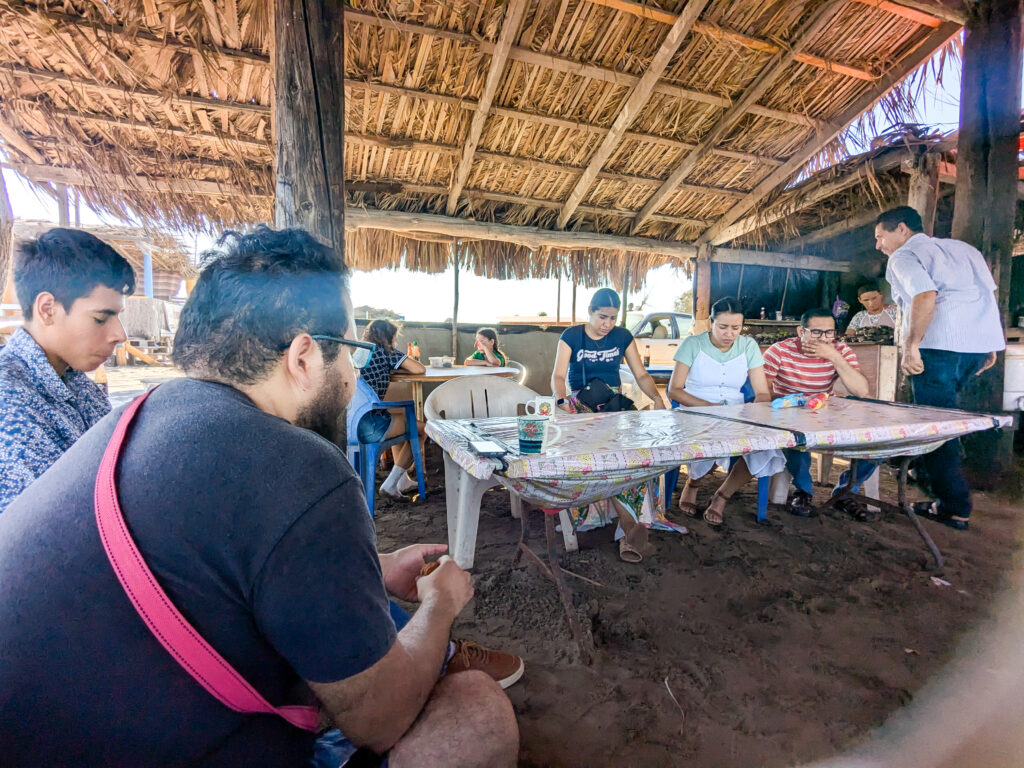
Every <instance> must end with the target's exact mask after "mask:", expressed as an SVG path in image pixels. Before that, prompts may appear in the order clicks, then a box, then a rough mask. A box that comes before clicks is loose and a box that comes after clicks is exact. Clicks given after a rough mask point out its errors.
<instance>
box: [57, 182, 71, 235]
mask: <svg viewBox="0 0 1024 768" xmlns="http://www.w3.org/2000/svg"><path fill="white" fill-rule="evenodd" d="M70 222H71V216H70V214H69V213H68V187H67V185H66V184H58V185H57V226H59V227H66V226H68V224H69V223H70Z"/></svg>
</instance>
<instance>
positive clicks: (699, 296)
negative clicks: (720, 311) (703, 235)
mask: <svg viewBox="0 0 1024 768" xmlns="http://www.w3.org/2000/svg"><path fill="white" fill-rule="evenodd" d="M714 252H715V249H714V248H712V247H711V246H710V245H708V244H707V243H704V244H702V245H701V246H700V248H699V249H698V251H697V272H696V274H695V275H694V282H695V283H696V285H695V286H694V304H693V325H694V332H695V333H703V332H704V331H707V330H710V329H711V257H712V256H713V255H714Z"/></svg>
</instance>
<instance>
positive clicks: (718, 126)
mask: <svg viewBox="0 0 1024 768" xmlns="http://www.w3.org/2000/svg"><path fill="white" fill-rule="evenodd" d="M845 3H846V0H830V1H829V2H827V3H825V4H824V5H821V6H819V8H818V9H817V10H816V11H815V12H814V13H812V14H811V15H810V16H809V17H808V18H807V19H806V21H804V23H803V24H801V25H800V28H799V29H798V30H797V32H796V34H795V35H794V37H793V43H792V45H791V46H790V47H789V48H788V49H785V50H782V49H780V50H779V52H778V53H776V54H775V55H773V56H772V58H771V60H770V61H769V62H768V64H767V65H766V66H765V67H764V69H762V70H761V73H760V74H759V75H758V76H757V77H756V78H755V79H754V81H753V82H752V83H751V84H750V85H749V86H748V87H747V89H746V90H745V91H744V92H743V95H742V96H741V97H740V98H739V99H738V100H737V101H736V102H735V103H734V104H733V105H732V106H731V107H729V109H727V110H726V111H725V114H723V115H722V116H721V117H720V118H719V119H718V121H717V122H716V123H715V124H714V125H713V126H712V127H711V129H710V130H709V131H708V132H707V133H706V134H704V137H703V138H702V139H701V142H700V144H698V145H697V147H696V149H694V150H693V151H692V152H690V153H689V154H687V155H686V157H684V158H683V159H682V161H681V162H680V163H679V165H677V166H676V167H675V168H674V169H673V170H672V172H671V173H670V174H669V175H668V178H667V179H666V180H665V182H664V183H663V184H662V185H661V187H660V188H659V189H658V191H657V192H655V193H654V194H653V195H651V198H650V199H649V200H648V201H647V202H646V203H645V204H644V207H643V208H641V209H640V213H638V214H637V216H636V218H635V219H634V220H633V224H632V225H631V226H630V232H634V233H635V232H636V231H637V230H639V229H640V227H641V226H643V223H644V221H646V220H647V217H648V216H650V215H651V214H652V213H654V212H655V211H656V210H657V209H658V208H659V207H660V206H661V204H662V203H664V202H665V200H666V199H667V198H668V196H669V195H671V194H672V193H673V192H675V191H676V188H677V185H678V184H679V183H680V182H681V181H683V180H684V179H685V178H686V177H687V176H688V175H689V174H690V173H691V172H692V171H693V169H694V168H695V167H696V166H697V164H698V163H699V162H700V161H701V160H703V159H704V158H705V157H706V156H707V154H708V152H709V151H710V149H711V147H713V146H714V145H715V144H717V143H719V142H720V141H721V140H722V139H723V138H724V137H725V136H726V134H727V133H728V132H729V131H730V130H732V128H733V126H735V125H736V123H737V121H739V119H740V118H741V117H742V116H743V114H744V113H745V112H746V111H747V110H748V109H749V108H750V107H751V106H752V105H753V104H754V103H755V102H756V101H757V100H758V99H759V98H761V96H763V95H764V94H765V92H766V91H767V90H768V89H769V88H770V87H771V86H772V84H773V83H774V82H775V81H776V80H777V79H778V78H779V76H780V75H781V74H782V73H783V71H784V70H785V69H786V68H787V67H788V66H789V65H790V64H792V63H793V59H794V57H795V56H796V54H797V53H799V52H800V51H801V50H802V49H803V48H804V47H805V46H806V45H807V44H808V43H809V42H810V41H811V40H813V39H814V38H815V37H816V36H817V35H818V33H819V32H820V31H821V30H822V29H824V27H825V26H826V25H827V24H828V23H829V22H830V21H831V20H832V18H833V17H834V16H835V14H836V12H837V11H838V10H839V9H840V8H842V7H843V6H844V5H845Z"/></svg>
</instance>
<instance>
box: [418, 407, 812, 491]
mask: <svg viewBox="0 0 1024 768" xmlns="http://www.w3.org/2000/svg"><path fill="white" fill-rule="evenodd" d="M555 423H556V424H557V426H558V427H559V429H560V430H561V435H560V436H559V438H558V439H557V440H556V441H555V442H553V443H550V444H547V445H545V449H544V452H543V453H541V454H534V455H530V454H520V453H519V450H518V437H517V431H516V420H515V419H514V418H497V419H472V420H470V419H466V420H451V421H447V420H438V421H431V422H428V423H427V434H428V435H429V436H430V437H431V438H432V439H433V440H434V441H435V442H437V443H438V444H439V445H440V446H441V447H442V448H443V449H444V450H445V451H446V452H447V453H448V455H449V456H451V458H452V459H453V460H454V461H455V462H456V463H457V464H458V465H459V466H460V467H462V468H463V469H465V470H466V471H467V472H469V474H470V475H472V476H473V477H475V478H478V479H481V480H486V479H489V478H491V477H492V476H493V478H494V479H496V480H497V481H499V482H500V483H501V484H502V485H505V486H506V487H508V488H511V489H512V490H514V491H516V492H517V493H519V494H520V495H521V496H523V497H524V498H527V499H529V500H530V501H532V502H534V503H536V504H542V505H548V506H552V507H565V506H581V505H584V504H589V503H591V502H594V501H599V500H601V499H606V498H608V497H610V496H614V495H615V494H616V493H619V492H621V491H623V490H625V489H627V488H630V487H633V486H636V485H638V484H640V483H642V482H644V481H646V480H650V479H653V478H655V477H658V476H659V475H661V474H663V473H664V472H665V471H667V470H669V469H672V468H674V467H678V466H679V465H680V464H681V463H683V462H685V461H691V460H693V459H705V458H722V457H726V456H739V455H742V454H746V453H750V452H752V451H763V450H769V449H773V448H791V447H794V446H795V445H796V440H795V438H794V437H793V434H792V433H791V432H789V431H786V430H779V429H771V428H765V427H759V426H754V425H750V424H736V423H732V422H725V421H722V420H720V419H716V418H712V417H710V416H705V415H702V414H697V413H684V412H679V411H631V412H624V413H607V414H575V415H568V414H559V415H558V416H557V417H556V420H555ZM479 439H491V440H496V441H498V442H499V443H501V444H502V445H503V446H504V447H506V448H507V449H508V450H509V453H508V455H507V456H505V458H504V460H503V461H499V460H496V459H484V458H481V457H479V456H477V455H476V454H475V453H474V452H473V451H472V450H471V449H470V448H469V441H470V440H479Z"/></svg>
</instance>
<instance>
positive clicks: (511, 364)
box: [505, 360, 526, 384]
mask: <svg viewBox="0 0 1024 768" xmlns="http://www.w3.org/2000/svg"><path fill="white" fill-rule="evenodd" d="M505 367H506V368H515V369H516V370H517V371H519V373H517V374H516V377H515V379H514V381H515V382H516V384H522V383H523V382H524V381H526V366H525V365H523V364H522V363H517V362H516V361H515V360H506V361H505Z"/></svg>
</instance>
